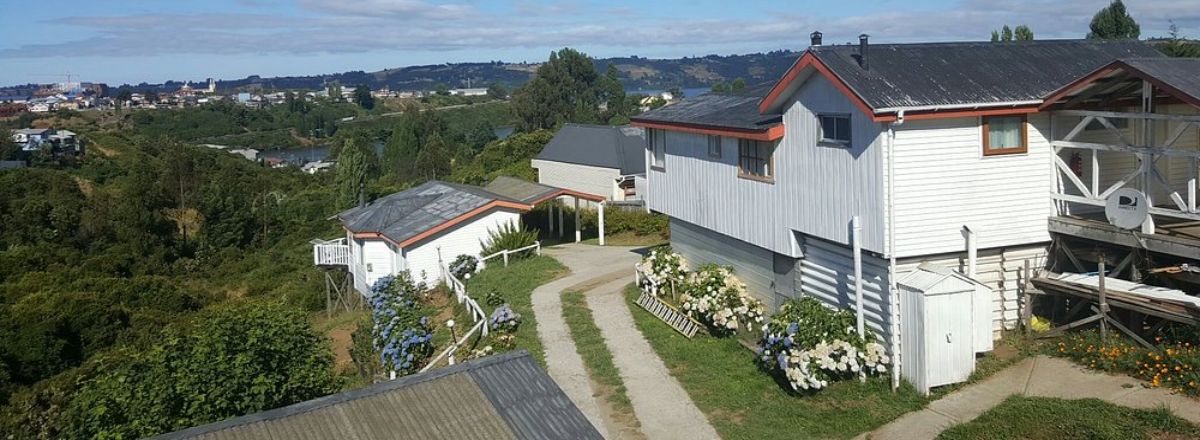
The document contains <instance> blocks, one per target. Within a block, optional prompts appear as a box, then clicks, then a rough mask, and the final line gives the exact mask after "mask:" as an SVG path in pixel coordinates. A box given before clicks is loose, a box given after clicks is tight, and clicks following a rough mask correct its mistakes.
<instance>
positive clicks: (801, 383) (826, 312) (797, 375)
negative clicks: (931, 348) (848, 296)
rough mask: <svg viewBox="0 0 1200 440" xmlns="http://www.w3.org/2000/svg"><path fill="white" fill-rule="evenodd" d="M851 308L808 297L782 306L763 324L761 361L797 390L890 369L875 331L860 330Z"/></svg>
mask: <svg viewBox="0 0 1200 440" xmlns="http://www.w3.org/2000/svg"><path fill="white" fill-rule="evenodd" d="M855 325H856V322H855V318H854V316H853V315H851V314H850V312H849V311H847V310H833V309H830V308H828V307H826V306H825V305H824V304H821V302H820V301H818V300H816V299H814V298H812V297H805V298H801V299H799V300H790V301H788V302H786V303H784V304H783V306H780V308H779V313H776V314H775V316H772V317H771V320H770V321H769V322H768V323H767V324H766V325H765V326H763V338H762V340H761V341H760V342H759V348H758V362H759V365H760V366H761V367H762V369H763V370H765V371H768V372H770V373H771V374H773V375H775V376H777V377H778V378H779V379H780V380H781V381H783V382H785V383H787V384H788V385H789V386H790V387H791V388H792V390H793V391H797V392H802V391H815V390H820V389H822V388H825V387H827V386H829V384H830V383H831V382H835V381H839V380H847V379H853V378H859V379H861V378H865V377H866V376H869V375H880V374H883V373H885V372H887V365H888V363H890V362H891V359H890V358H889V357H888V355H887V352H886V350H885V349H884V347H883V345H881V344H879V343H877V342H875V335H874V334H873V333H871V332H869V331H868V332H866V334H865V335H860V334H858V333H857V331H856V330H855Z"/></svg>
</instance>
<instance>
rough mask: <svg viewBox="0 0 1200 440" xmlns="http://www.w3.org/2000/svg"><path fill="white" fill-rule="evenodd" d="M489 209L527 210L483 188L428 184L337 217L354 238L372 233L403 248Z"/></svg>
mask: <svg viewBox="0 0 1200 440" xmlns="http://www.w3.org/2000/svg"><path fill="white" fill-rule="evenodd" d="M492 206H502V207H508V208H514V209H528V208H529V206H528V205H527V204H524V203H521V202H520V201H519V200H514V199H512V198H509V197H505V196H502V195H499V194H495V193H492V192H489V191H487V190H484V189H483V188H479V187H475V186H470V185H459V184H453V183H447V182H442V181H438V180H431V181H429V182H425V183H423V184H421V185H420V186H417V187H414V188H410V189H407V190H404V191H401V192H398V193H395V194H391V195H388V196H384V197H381V198H379V199H378V200H375V201H374V202H371V203H370V204H368V205H366V206H362V207H356V208H352V209H349V210H347V211H345V212H342V213H341V214H338V216H337V217H338V219H339V220H341V222H342V226H344V227H345V228H346V229H347V230H349V231H350V232H353V233H356V234H363V233H374V234H379V235H381V236H383V237H384V238H387V239H388V240H391V241H392V242H393V243H397V244H401V245H404V244H405V243H406V242H407V241H409V240H411V239H414V238H416V237H418V236H420V235H421V234H424V233H425V232H428V231H431V230H433V229H435V228H438V227H440V226H442V225H445V224H448V223H451V222H453V221H455V220H456V219H459V218H461V217H464V216H470V215H472V214H473V213H482V211H481V210H486V209H488V208H489V207H492Z"/></svg>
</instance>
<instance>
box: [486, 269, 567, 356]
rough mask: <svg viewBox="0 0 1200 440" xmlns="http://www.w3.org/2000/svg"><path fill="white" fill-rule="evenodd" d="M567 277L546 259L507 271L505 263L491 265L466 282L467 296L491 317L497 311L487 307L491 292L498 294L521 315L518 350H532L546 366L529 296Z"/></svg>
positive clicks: (489, 306)
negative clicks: (542, 286) (538, 289)
mask: <svg viewBox="0 0 1200 440" xmlns="http://www.w3.org/2000/svg"><path fill="white" fill-rule="evenodd" d="M564 273H566V268H565V267H563V265H562V264H559V263H558V261H555V260H554V259H553V258H550V257H547V256H536V257H532V258H527V259H521V260H514V261H513V262H512V263H511V264H509V266H508V267H505V266H504V264H503V263H498V264H491V265H488V267H487V269H484V270H483V271H480V272H479V273H477V274H475V275H474V276H473V277H472V278H471V279H470V280H467V293H469V294H470V295H471V297H472V298H475V300H476V301H478V302H479V305H480V306H481V307H483V309H484V311H485V312H486V313H488V314H491V313H492V310H494V309H495V308H496V306H491V305H488V304H487V303H486V301H487V294H488V292H497V293H499V294H500V296H501V297H503V298H504V301H505V302H507V303H508V304H509V305H511V306H512V308H513V310H514V311H516V312H517V313H519V314H520V315H521V326H520V327H519V328H518V329H517V334H516V348H523V349H526V350H529V353H530V354H532V355H533V358H534V359H537V360H538V362H539V363H541V364H542V366H545V365H546V350H545V349H543V348H542V341H541V340H539V339H538V336H537V322H536V321H534V319H533V305H532V303H531V301H530V294H532V293H533V289H534V288H535V287H537V286H540V285H542V284H545V283H546V282H548V281H550V280H552V279H554V278H557V277H559V276H561V275H563V274H564ZM467 328H470V327H469V326H468V327H467Z"/></svg>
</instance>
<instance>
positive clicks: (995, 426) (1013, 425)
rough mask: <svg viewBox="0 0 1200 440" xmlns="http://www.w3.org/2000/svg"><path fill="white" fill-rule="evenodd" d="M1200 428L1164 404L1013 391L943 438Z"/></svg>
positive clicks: (1189, 433)
mask: <svg viewBox="0 0 1200 440" xmlns="http://www.w3.org/2000/svg"><path fill="white" fill-rule="evenodd" d="M1197 437H1200V428H1197V427H1196V426H1195V425H1192V424H1189V423H1188V422H1187V421H1185V420H1183V419H1180V418H1179V417H1176V416H1174V415H1172V414H1171V412H1170V411H1168V410H1167V409H1165V408H1160V409H1156V410H1139V409H1131V408H1125V407H1120V406H1116V405H1113V404H1111V403H1107V402H1104V401H1101V400H1097V399H1083V400H1064V399H1054V398H1048V397H1025V396H1012V397H1009V398H1008V400H1005V401H1004V403H1001V404H1000V405H999V406H996V407H995V408H992V409H991V410H989V411H988V412H986V413H983V415H981V416H979V418H977V419H975V420H972V421H971V422H968V423H965V424H962V425H958V426H955V427H952V428H950V429H948V430H946V431H943V432H942V434H941V435H939V436H938V438H939V439H942V440H957V439H964V440H966V439H970V440H1002V439H1014V440H1015V439H1029V440H1060V439H1075V438H1086V439H1095V440H1106V439H1112V440H1126V439H1185V438H1197Z"/></svg>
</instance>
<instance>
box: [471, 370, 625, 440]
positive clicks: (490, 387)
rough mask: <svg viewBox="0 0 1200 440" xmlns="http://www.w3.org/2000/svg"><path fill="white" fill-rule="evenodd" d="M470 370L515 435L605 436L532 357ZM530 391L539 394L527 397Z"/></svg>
mask: <svg viewBox="0 0 1200 440" xmlns="http://www.w3.org/2000/svg"><path fill="white" fill-rule="evenodd" d="M470 374H471V377H472V378H473V379H474V380H475V383H476V385H478V386H479V389H480V390H482V391H483V394H484V395H486V396H487V398H488V400H489V401H490V402H491V404H492V405H491V407H492V408H495V409H496V411H498V412H499V413H500V415H501V416H502V417H503V418H504V420H505V421H507V422H508V426H509V427H511V428H512V430H513V432H514V433H515V434H516V436H517V438H521V439H524V440H557V439H576V440H603V439H604V437H603V436H601V435H600V432H598V431H597V430H596V428H595V427H594V426H592V423H591V422H589V421H588V419H587V417H585V416H584V415H583V413H581V412H579V409H578V408H576V407H575V405H574V404H573V403H571V400H570V399H569V398H567V396H566V395H565V394H563V392H562V390H561V389H560V388H559V387H558V384H556V383H554V380H553V379H551V378H550V376H547V375H546V374H545V373H544V372H542V370H541V367H540V366H538V364H537V362H534V360H533V358H531V357H528V356H525V357H523V358H520V359H516V360H513V361H511V363H510V364H509V365H508V366H507V368H504V369H498V368H497V369H476V370H471V372H470ZM530 395H534V396H539V397H540V398H538V399H530V398H529V396H530Z"/></svg>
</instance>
